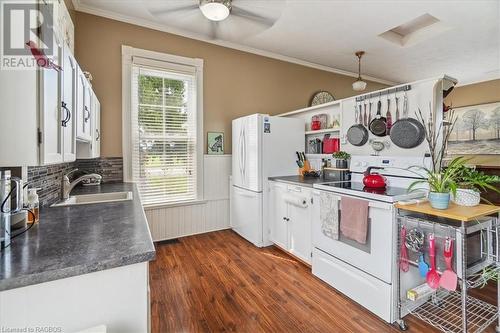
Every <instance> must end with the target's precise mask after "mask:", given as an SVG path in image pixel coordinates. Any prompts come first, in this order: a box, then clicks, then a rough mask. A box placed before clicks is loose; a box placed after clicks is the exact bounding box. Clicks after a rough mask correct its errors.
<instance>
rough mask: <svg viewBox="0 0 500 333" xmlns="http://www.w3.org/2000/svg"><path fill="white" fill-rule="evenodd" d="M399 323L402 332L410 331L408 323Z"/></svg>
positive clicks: (401, 321) (400, 321)
mask: <svg viewBox="0 0 500 333" xmlns="http://www.w3.org/2000/svg"><path fill="white" fill-rule="evenodd" d="M397 323H398V326H399V330H400V331H407V330H408V325H406V322H405V321H404V320H403V319H400V320H398V321H397ZM499 333H500V332H499Z"/></svg>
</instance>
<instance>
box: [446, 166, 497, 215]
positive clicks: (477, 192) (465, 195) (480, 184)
mask: <svg viewBox="0 0 500 333" xmlns="http://www.w3.org/2000/svg"><path fill="white" fill-rule="evenodd" d="M497 183H500V177H499V176H491V175H486V174H484V172H480V171H477V170H476V169H474V168H471V167H468V166H465V165H464V166H462V167H461V169H460V170H459V173H458V175H457V185H458V188H457V191H456V194H454V195H453V198H452V200H453V201H454V202H455V203H456V204H457V205H461V206H477V205H479V202H480V201H481V192H482V191H483V192H484V191H487V190H491V191H495V192H497V193H500V190H499V189H498V187H497V186H495V185H494V184H497ZM483 200H484V199H483ZM485 201H487V200H485ZM487 202H488V201H487Z"/></svg>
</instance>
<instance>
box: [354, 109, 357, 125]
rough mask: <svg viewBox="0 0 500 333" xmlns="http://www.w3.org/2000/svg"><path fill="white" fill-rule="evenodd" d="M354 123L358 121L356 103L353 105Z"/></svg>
mask: <svg viewBox="0 0 500 333" xmlns="http://www.w3.org/2000/svg"><path fill="white" fill-rule="evenodd" d="M354 123H355V124H357V123H358V105H357V104H356V105H354Z"/></svg>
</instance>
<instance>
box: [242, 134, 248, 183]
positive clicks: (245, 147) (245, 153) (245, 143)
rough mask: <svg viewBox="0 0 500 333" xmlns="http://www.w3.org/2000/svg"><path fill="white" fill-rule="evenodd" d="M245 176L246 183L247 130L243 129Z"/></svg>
mask: <svg viewBox="0 0 500 333" xmlns="http://www.w3.org/2000/svg"><path fill="white" fill-rule="evenodd" d="M242 147H243V178H244V179H245V183H246V174H247V136H246V131H245V130H244V129H243V146H242Z"/></svg>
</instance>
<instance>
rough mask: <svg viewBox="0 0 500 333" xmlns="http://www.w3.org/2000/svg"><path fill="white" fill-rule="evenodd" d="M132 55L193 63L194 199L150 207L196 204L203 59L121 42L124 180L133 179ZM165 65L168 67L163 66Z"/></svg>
mask: <svg viewBox="0 0 500 333" xmlns="http://www.w3.org/2000/svg"><path fill="white" fill-rule="evenodd" d="M133 57H141V58H145V59H148V60H151V61H152V62H154V61H160V62H163V63H171V64H172V69H175V68H174V67H175V64H178V65H182V66H192V67H195V68H196V128H197V131H196V168H197V170H196V175H197V176H196V177H197V179H196V195H197V198H196V199H195V200H190V201H185V200H183V201H179V202H168V203H164V204H154V205H149V206H148V207H152V206H165V205H168V206H172V205H176V204H182V205H185V204H187V203H197V202H200V201H203V59H199V58H188V57H182V56H177V55H172V54H167V53H161V52H155V51H149V50H143V49H137V48H134V47H131V46H127V45H122V150H123V179H124V181H125V182H133V181H134V180H133V176H132V135H131V134H132V128H131V125H132V117H131V115H132V109H131V107H132V65H133ZM166 68H168V67H166Z"/></svg>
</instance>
